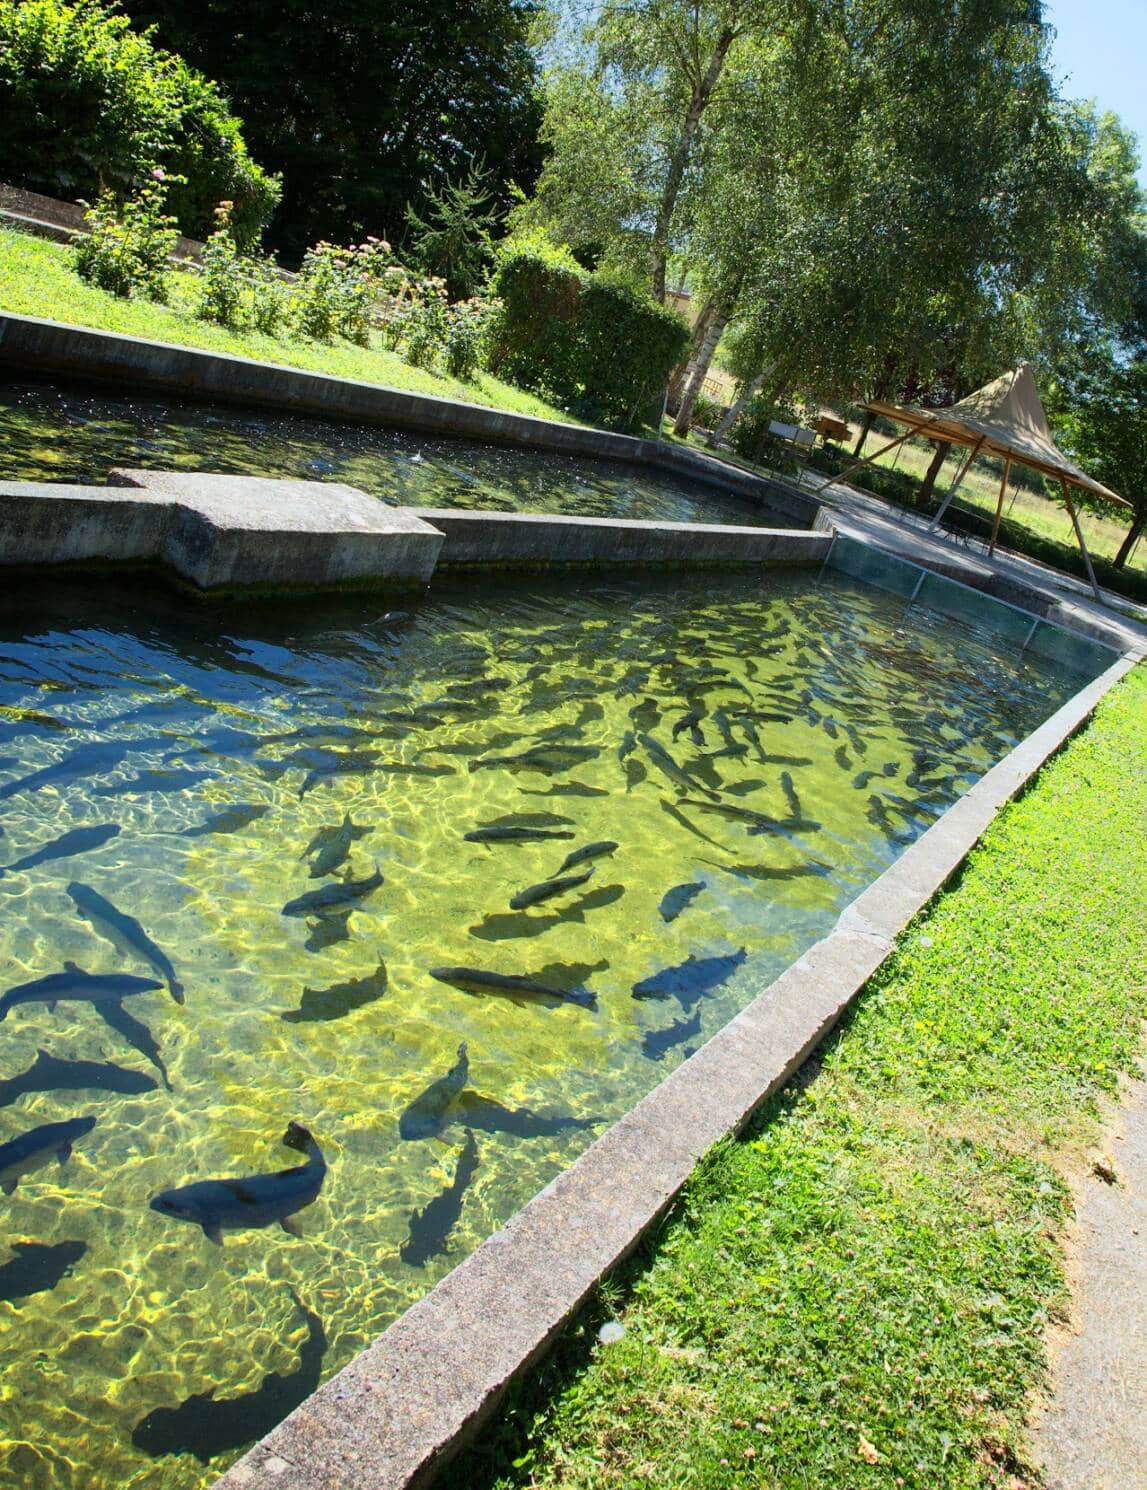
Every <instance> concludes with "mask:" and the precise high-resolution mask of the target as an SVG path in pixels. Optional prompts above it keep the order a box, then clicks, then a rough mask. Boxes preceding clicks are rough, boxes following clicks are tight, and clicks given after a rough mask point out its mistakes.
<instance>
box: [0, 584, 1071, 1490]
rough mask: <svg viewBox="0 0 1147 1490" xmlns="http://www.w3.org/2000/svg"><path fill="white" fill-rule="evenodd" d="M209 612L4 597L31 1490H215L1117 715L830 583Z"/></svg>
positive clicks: (8, 1148) (5, 1409)
mask: <svg viewBox="0 0 1147 1490" xmlns="http://www.w3.org/2000/svg"><path fill="white" fill-rule="evenodd" d="M182 605H183V602H180V601H177V600H175V599H172V598H170V597H166V596H165V595H164V594H163V593H162V592H158V591H157V592H156V593H154V594H152V593H149V592H147V591H146V590H145V589H143V588H138V589H137V590H135V591H134V592H133V594H132V595H131V596H129V597H122V598H120V599H118V600H116V601H115V602H112V601H109V600H108V599H107V598H106V597H102V596H101V593H100V592H99V591H96V590H95V589H87V588H84V587H82V586H80V585H79V584H75V585H69V586H67V587H62V586H61V587H55V586H53V585H50V584H40V585H37V586H36V587H35V588H34V589H30V590H26V591H18V592H17V591H15V590H13V589H9V590H7V591H6V592H5V595H4V597H3V599H0V809H2V813H3V817H2V822H3V828H4V835H3V837H2V838H0V860H2V863H3V866H4V872H3V874H2V875H0V904H2V906H3V914H2V915H0V946H2V954H3V955H2V958H0V966H2V967H3V969H4V980H3V989H2V990H0V992H2V997H0V1016H2V1024H0V1180H2V1181H3V1190H4V1195H3V1198H2V1199H0V1204H2V1205H3V1207H4V1209H5V1212H6V1216H5V1220H6V1227H5V1243H4V1250H3V1252H2V1253H0V1365H2V1369H3V1383H4V1385H3V1392H2V1393H0V1484H3V1485H5V1486H17V1485H18V1486H20V1487H21V1490H49V1487H50V1490H64V1487H67V1490H126V1487H133V1490H144V1487H147V1490H192V1487H198V1486H203V1485H206V1484H207V1483H209V1482H210V1481H211V1480H212V1479H213V1478H214V1476H215V1475H217V1474H218V1473H219V1472H220V1471H221V1470H222V1469H223V1468H224V1467H225V1466H226V1465H227V1464H228V1463H229V1462H230V1461H231V1460H232V1459H233V1458H235V1457H236V1456H237V1454H238V1453H239V1451H240V1450H241V1449H242V1448H243V1446H244V1445H246V1444H247V1443H248V1442H249V1441H250V1440H251V1439H253V1438H254V1437H256V1436H257V1435H259V1434H261V1433H263V1432H265V1431H267V1430H268V1429H269V1428H270V1427H271V1426H272V1425H273V1424H274V1423H275V1422H276V1421H278V1420H279V1419H280V1418H281V1417H282V1416H283V1415H285V1414H286V1413H287V1412H288V1411H289V1410H290V1409H291V1408H293V1407H294V1406H296V1405H297V1403H298V1402H299V1401H301V1400H302V1398H303V1397H305V1396H306V1395H307V1394H308V1393H309V1392H310V1391H311V1390H313V1389H314V1387H315V1386H316V1385H317V1384H318V1383H319V1381H320V1380H321V1379H323V1378H325V1377H326V1376H328V1375H329V1374H330V1373H332V1372H333V1371H334V1370H336V1368H338V1367H340V1366H342V1365H344V1364H345V1363H346V1362H347V1361H349V1360H350V1359H351V1357H352V1356H353V1355H354V1354H355V1353H356V1352H357V1351H358V1350H359V1349H361V1348H362V1347H363V1346H364V1345H365V1344H366V1343H367V1342H368V1341H369V1340H370V1339H371V1338H372V1337H373V1336H374V1335H376V1334H377V1333H378V1332H379V1331H380V1330H382V1329H383V1328H384V1327H385V1326H386V1325H387V1324H388V1323H389V1322H390V1321H391V1320H393V1319H394V1318H395V1317H396V1315H397V1314H398V1313H399V1312H400V1311H402V1310H403V1309H404V1308H406V1307H407V1306H408V1305H409V1304H410V1303H412V1302H413V1301H414V1300H415V1299H417V1298H418V1297H419V1296H420V1295H421V1294H423V1293H424V1292H425V1291H426V1290H427V1289H429V1288H430V1287H431V1286H432V1285H433V1283H434V1282H435V1280H436V1279H438V1278H439V1277H441V1276H442V1275H443V1274H444V1273H445V1272H446V1271H447V1270H448V1269H449V1268H450V1267H452V1266H453V1265H454V1264H455V1263H456V1262H457V1261H458V1260H459V1259H460V1258H461V1257H462V1256H464V1255H465V1254H466V1253H467V1252H468V1251H469V1250H471V1249H472V1248H474V1247H475V1246H476V1245H477V1244H478V1243H479V1242H480V1241H481V1240H482V1239H483V1238H485V1237H486V1236H488V1235H489V1234H490V1233H491V1232H492V1231H494V1230H495V1229H496V1228H497V1227H498V1226H499V1225H500V1224H501V1223H503V1222H505V1221H506V1220H507V1218H508V1217H509V1216H510V1215H511V1214H512V1213H513V1212H514V1211H515V1210H517V1209H518V1208H519V1207H520V1206H521V1205H522V1204H523V1203H524V1202H525V1201H527V1200H528V1199H529V1198H530V1197H531V1196H532V1195H533V1194H534V1193H535V1192H536V1191H537V1190H538V1189H539V1187H541V1186H542V1185H543V1184H545V1183H546V1182H547V1181H548V1180H549V1179H551V1178H552V1177H553V1176H554V1175H555V1174H556V1173H557V1172H558V1171H560V1170H561V1169H562V1168H563V1167H565V1166H567V1165H568V1164H569V1163H570V1162H571V1161H572V1160H573V1159H574V1158H575V1157H576V1155H577V1154H578V1153H579V1152H580V1151H581V1150H582V1149H584V1148H585V1147H586V1145H588V1144H589V1143H590V1142H591V1141H592V1140H593V1138H594V1136H595V1134H597V1133H600V1132H601V1131H602V1130H603V1129H604V1128H605V1126H606V1125H607V1124H609V1123H610V1122H611V1121H613V1120H615V1119H616V1118H617V1117H619V1116H620V1115H621V1114H622V1113H624V1112H625V1111H626V1110H627V1109H628V1108H630V1107H631V1106H632V1105H633V1103H634V1102H635V1101H636V1100H637V1099H639V1098H640V1097H641V1096H642V1095H643V1094H644V1093H645V1092H647V1091H649V1090H650V1089H651V1088H652V1087H653V1086H654V1085H655V1084H656V1083H657V1082H658V1081H659V1080H660V1079H661V1078H662V1077H663V1076H664V1075H666V1074H667V1073H668V1072H669V1071H670V1070H671V1069H672V1068H673V1067H674V1066H675V1065H676V1064H677V1063H679V1062H681V1061H683V1060H686V1059H687V1058H688V1056H689V1054H690V1052H691V1051H693V1050H695V1049H696V1048H697V1047H698V1046H699V1045H700V1044H701V1043H702V1042H703V1041H704V1040H705V1039H707V1038H708V1037H709V1036H711V1035H712V1034H714V1033H715V1032H716V1031H717V1030H718V1029H719V1028H720V1027H721V1026H722V1025H723V1024H724V1023H726V1022H727V1020H728V1019H729V1018H730V1017H731V1016H732V1015H733V1014H734V1013H735V1012H736V1011H737V1010H738V1009H740V1008H742V1007H743V1006H744V1005H745V1004H746V1003H747V1002H748V1001H749V1000H750V999H751V998H752V997H753V996H754V995H755V994H756V993H757V992H758V991H759V990H760V989H761V988H762V987H763V986H764V985H766V984H767V983H768V982H769V981H770V980H771V979H773V978H774V977H775V976H776V975H777V974H778V973H779V972H780V971H781V970H782V969H783V968H784V967H785V966H786V965H788V964H789V963H790V962H791V961H792V960H793V959H794V958H795V957H797V956H798V955H799V954H800V953H801V952H802V951H803V950H804V949H806V948H807V947H808V946H809V945H810V944H811V943H812V942H813V941H814V940H815V939H817V938H818V937H820V936H822V935H824V934H825V933H827V932H828V931H829V930H830V929H831V927H832V924H833V922H834V920H835V918H836V917H837V915H838V914H839V912H840V911H841V909H842V908H843V907H844V906H845V905H846V904H847V903H848V902H849V901H850V900H851V899H852V898H853V897H854V896H855V895H856V894H857V893H858V892H859V891H860V890H861V889H862V888H863V887H864V886H866V885H867V884H868V883H870V882H871V880H872V879H873V878H874V877H875V876H876V875H878V874H879V873H880V872H881V871H882V870H883V869H885V868H886V867H887V866H888V865H889V864H890V863H891V862H892V861H893V860H894V859H895V858H896V856H897V855H898V854H899V853H900V852H901V851H902V849H903V847H904V846H905V845H906V844H908V843H910V842H911V841H912V840H913V839H914V838H915V837H917V836H918V835H919V834H920V833H921V832H923V831H924V829H925V828H927V826H928V825H929V824H930V823H932V822H933V821H934V820H935V819H936V818H937V816H938V815H939V814H940V813H942V812H943V811H944V809H945V808H946V807H947V806H948V805H949V804H950V803H951V802H953V801H954V800H955V799H956V798H957V797H958V796H959V795H960V794H961V793H962V792H963V791H964V790H966V789H967V788H968V787H969V786H970V785H971V784H972V783H973V782H975V781H976V780H977V778H978V777H979V776H980V775H981V774H982V773H983V772H984V771H985V770H986V769H988V768H989V767H990V766H991V765H992V764H993V763H994V762H996V761H998V760H999V759H1000V758H1001V757H1002V756H1003V755H1004V754H1005V753H1006V752H1007V751H1008V750H1009V749H1010V747H1012V746H1013V745H1014V744H1015V743H1016V742H1017V741H1018V740H1019V739H1020V738H1021V737H1022V736H1024V735H1026V734H1027V733H1028V732H1030V730H1031V729H1032V728H1033V727H1034V726H1036V725H1037V724H1038V723H1040V722H1041V721H1042V720H1043V719H1045V718H1046V717H1047V716H1048V715H1049V714H1050V713H1051V712H1052V711H1053V710H1054V709H1055V708H1056V707H1057V706H1058V705H1059V704H1060V703H1061V702H1063V701H1064V700H1065V699H1066V698H1067V697H1068V696H1069V695H1070V694H1071V693H1072V692H1073V691H1074V690H1075V689H1076V688H1077V687H1079V686H1080V683H1081V679H1080V677H1079V676H1078V675H1075V674H1070V675H1069V674H1062V673H1060V674H1057V673H1056V672H1054V671H1053V670H1051V669H1050V667H1048V666H1047V665H1046V664H1044V663H1041V662H1040V661H1039V660H1038V659H1036V658H1033V657H1031V656H1027V655H1024V654H1021V653H1020V652H1019V651H1018V649H1017V647H1016V646H1015V644H1014V642H1009V643H1008V644H1007V645H1004V644H1003V643H1002V642H1000V641H999V640H997V639H995V638H994V637H993V635H992V634H991V633H989V632H986V631H983V630H975V629H972V628H971V627H969V626H967V625H965V624H963V623H960V622H956V621H953V620H951V619H950V618H946V617H939V616H937V615H935V614H932V613H930V612H928V611H926V610H921V609H916V608H914V609H912V610H906V609H905V607H904V604H903V602H902V601H899V600H896V599H895V598H894V597H892V596H889V595H888V594H885V593H883V592H881V591H878V590H875V589H870V588H868V587H866V586H865V585H862V584H860V583H857V582H855V581H853V580H850V579H846V578H844V577H841V576H839V575H835V574H833V573H832V572H828V573H826V574H825V576H824V577H823V578H822V579H820V580H817V579H816V578H815V576H812V575H809V574H791V573H764V574H761V575H758V576H755V577H753V578H751V579H749V578H744V577H735V576H732V577H726V578H722V579H721V580H720V581H715V580H714V579H713V577H712V576H709V575H707V576H704V577H702V578H700V579H697V580H692V579H683V578H676V579H674V580H673V581H672V582H669V581H661V580H658V581H650V580H648V579H646V580H642V581H640V582H638V581H636V580H634V581H630V580H624V581H617V580H612V581H602V580H597V579H595V580H592V581H591V580H585V581H583V582H580V583H571V584H568V585H563V586H561V587H557V586H554V585H553V584H552V582H550V583H547V584H546V585H545V586H541V585H532V584H528V583H516V584H513V585H507V584H502V585H499V586H493V585H490V586H483V585H471V586H455V587H450V588H446V589H443V590H441V591H438V592H437V593H436V594H435V595H434V596H433V598H431V599H430V600H428V601H426V602H425V603H424V604H422V605H420V606H418V607H417V608H412V609H411V610H409V611H401V612H400V611H391V612H383V611H382V610H381V608H380V607H379V606H378V605H377V604H373V603H370V602H358V601H355V602H350V601H345V600H342V601H338V602H330V603H323V604H321V605H314V606H309V607H307V608H306V610H305V611H301V613H300V614H299V615H298V616H297V617H293V616H291V615H290V613H289V612H288V611H285V610H282V609H280V610H276V611H274V612H272V611H270V610H268V609H257V608H250V609H230V610H228V611H227V612H225V613H219V612H216V611H213V610H207V609H204V610H203V611H198V612H191V613H188V612H187V611H186V609H181V606H182ZM284 1141H285V1142H284ZM220 1244H221V1245H220Z"/></svg>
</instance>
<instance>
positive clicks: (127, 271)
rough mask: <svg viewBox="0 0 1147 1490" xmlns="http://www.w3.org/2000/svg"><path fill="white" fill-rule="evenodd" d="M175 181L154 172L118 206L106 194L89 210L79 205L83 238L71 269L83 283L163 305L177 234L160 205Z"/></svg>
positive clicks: (160, 172) (101, 195) (170, 219)
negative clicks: (168, 188)
mask: <svg viewBox="0 0 1147 1490" xmlns="http://www.w3.org/2000/svg"><path fill="white" fill-rule="evenodd" d="M176 179H177V178H175V177H169V176H166V175H165V174H164V173H163V171H161V170H160V169H159V168H158V167H156V168H155V170H153V171H152V173H151V179H150V180H149V181H148V182H147V183H146V184H145V185H144V186H142V187H140V188H139V190H138V191H137V192H136V194H135V196H134V197H129V198H128V199H127V201H126V202H124V203H123V205H122V207H121V206H120V205H119V204H118V203H117V201H116V198H115V196H114V194H113V193H112V192H110V191H105V192H102V193H101V194H100V197H99V200H98V201H97V202H96V203H95V205H94V206H89V205H88V204H87V203H86V202H85V203H84V206H85V207H87V211H86V212H85V213H84V222H85V223H86V224H87V228H88V234H87V237H85V238H81V239H80V241H79V242H78V243H77V244H76V249H75V264H76V269H77V271H78V273H79V274H80V275H81V276H82V277H83V278H84V279H86V280H88V281H89V282H90V283H91V284H94V285H97V286H98V287H99V288H100V289H101V290H108V291H110V293H111V294H113V295H122V296H124V297H125V298H126V297H128V296H131V295H135V294H142V295H145V296H146V297H147V298H148V299H149V300H158V301H160V302H163V301H166V299H167V270H168V259H169V256H170V254H171V250H172V249H173V248H174V247H175V240H176V238H177V237H178V236H179V235H178V229H177V227H176V223H175V219H174V218H173V217H170V216H168V214H167V213H165V212H164V210H163V203H164V197H165V195H166V188H167V186H168V185H169V184H170V183H171V182H173V181H175V180H176Z"/></svg>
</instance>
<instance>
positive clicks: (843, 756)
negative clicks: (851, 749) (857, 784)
mask: <svg viewBox="0 0 1147 1490" xmlns="http://www.w3.org/2000/svg"><path fill="white" fill-rule="evenodd" d="M833 759H834V760H835V761H836V763H837V765H838V766H839V767H840V769H841V770H842V771H851V770H852V757H851V756H850V755H849V753H848V751H847V750H846V749H845V747H844V746H843V745H838V746H837V747H836V749H835V750H834V751H833Z"/></svg>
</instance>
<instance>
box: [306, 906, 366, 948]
mask: <svg viewBox="0 0 1147 1490" xmlns="http://www.w3.org/2000/svg"><path fill="white" fill-rule="evenodd" d="M354 909H355V908H354V906H351V908H350V909H349V910H345V911H331V912H329V913H328V912H322V911H320V912H319V914H318V915H316V916H315V917H313V919H312V920H310V921H308V922H307V927H308V936H307V939H306V941H305V942H304V943H303V946H304V947H305V948H306V950H307V951H308V952H321V951H322V950H323V948H324V947H333V946H334V945H335V943H336V942H349V941H350V927H349V925H348V924H347V923H348V922H349V921H350V918H351V916H352V915H353V914H354Z"/></svg>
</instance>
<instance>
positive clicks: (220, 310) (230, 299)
mask: <svg viewBox="0 0 1147 1490" xmlns="http://www.w3.org/2000/svg"><path fill="white" fill-rule="evenodd" d="M231 206H232V204H231V203H230V202H220V203H219V205H218V207H216V209H215V222H216V224H217V226H216V229H215V231H214V233H212V234H211V237H210V238H208V240H207V242H206V243H205V244H204V246H203V279H202V282H201V285H200V293H199V307H198V313H199V315H200V316H201V317H202V318H203V319H204V320H205V321H215V322H216V323H217V324H218V325H220V326H231V327H235V326H238V325H240V324H241V323H242V320H243V289H244V281H245V275H244V272H243V263H242V260H241V258H240V256H239V250H238V248H237V247H236V244H235V239H234V238H233V237H232V236H231Z"/></svg>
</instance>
